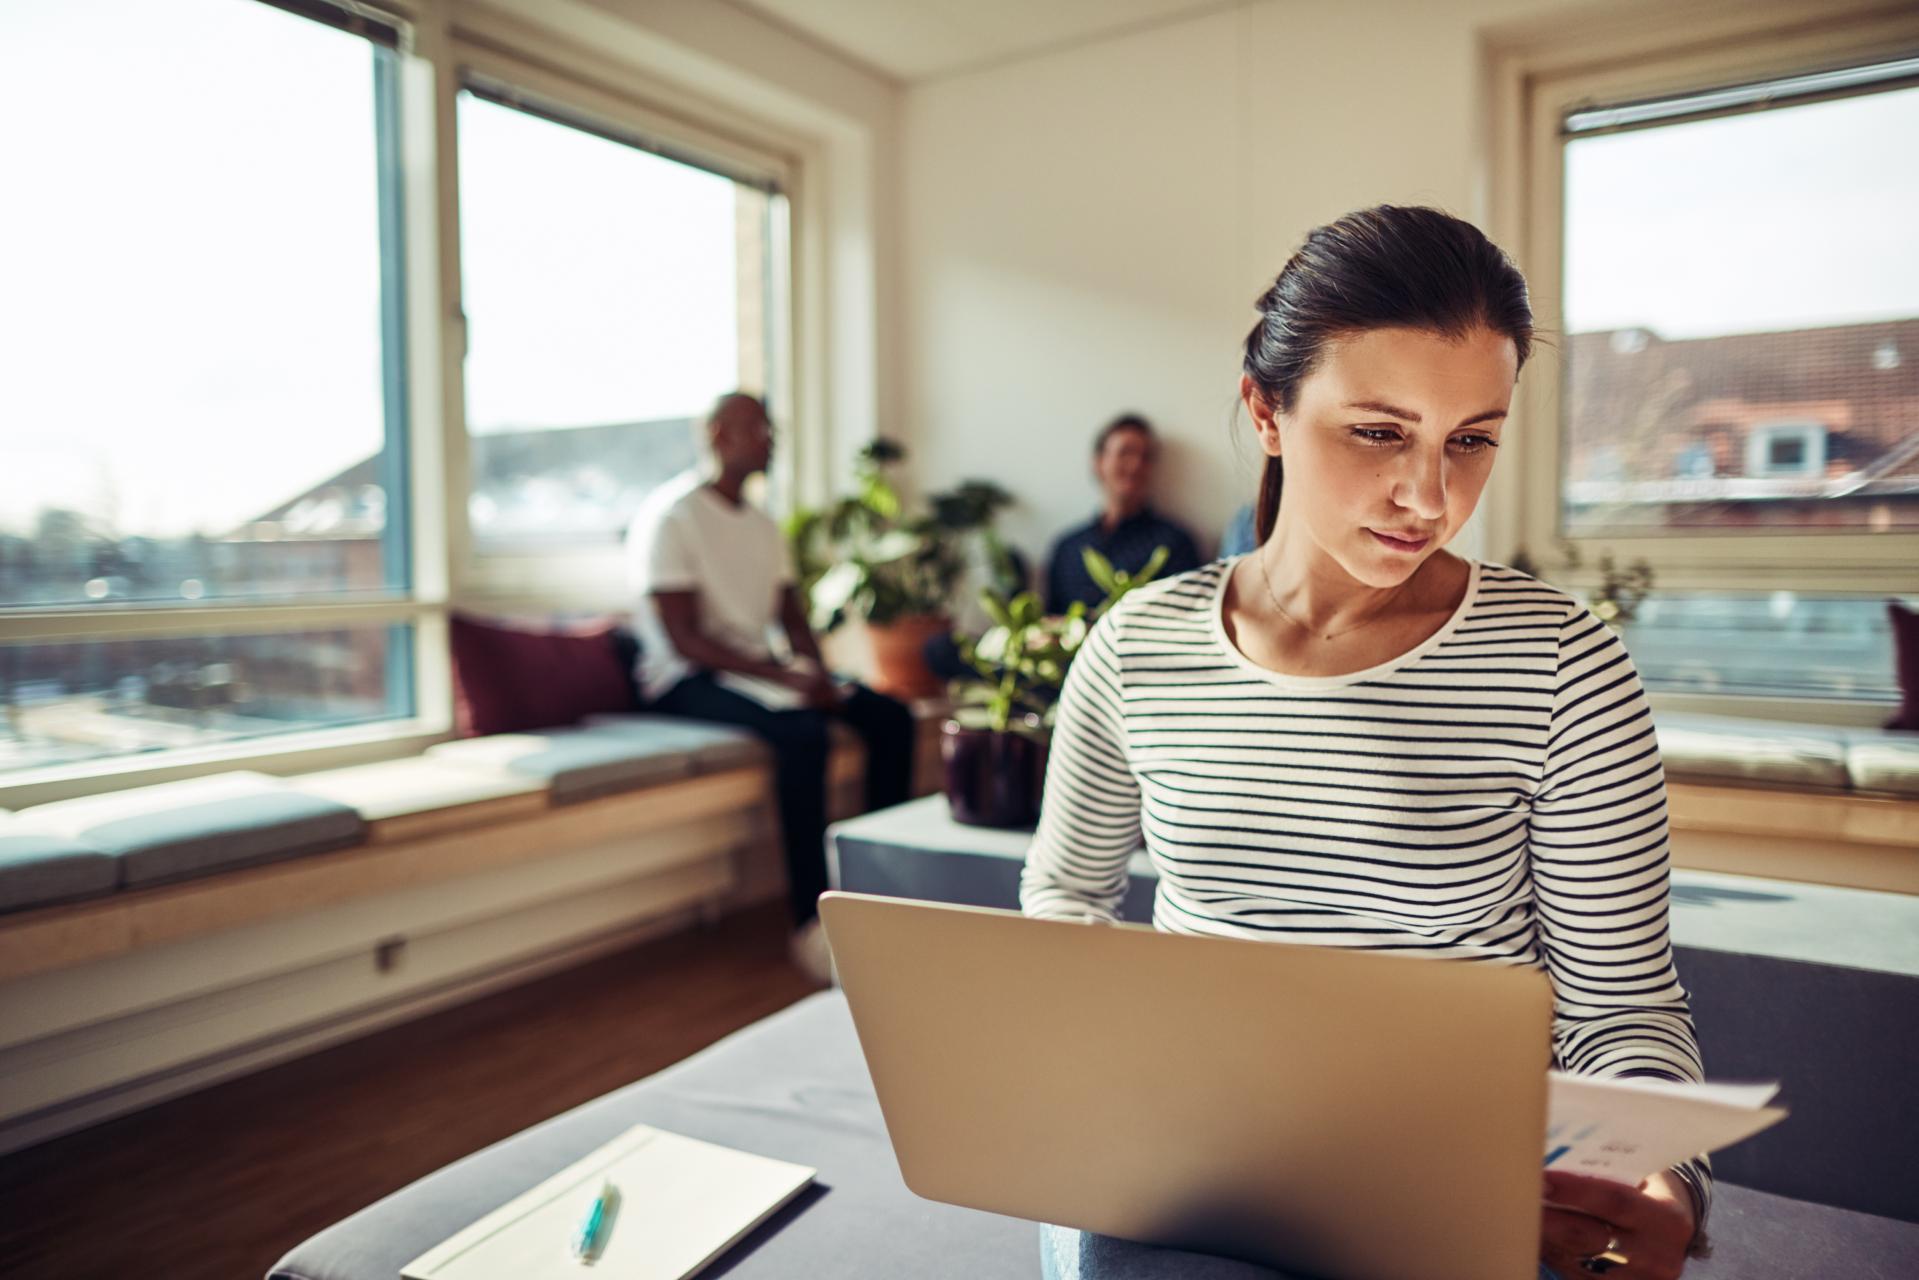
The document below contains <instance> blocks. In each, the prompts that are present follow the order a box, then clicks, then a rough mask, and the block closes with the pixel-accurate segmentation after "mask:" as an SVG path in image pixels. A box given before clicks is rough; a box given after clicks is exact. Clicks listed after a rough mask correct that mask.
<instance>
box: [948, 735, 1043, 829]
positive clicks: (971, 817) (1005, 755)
mask: <svg viewBox="0 0 1919 1280" xmlns="http://www.w3.org/2000/svg"><path fill="white" fill-rule="evenodd" d="M940 758H941V760H943V761H944V762H945V764H946V803H947V804H948V805H950V806H951V807H952V810H953V821H955V822H961V823H965V824H966V825H967V826H969V827H1009V828H1015V829H1027V830H1030V829H1031V828H1032V826H1033V825H1034V824H1035V823H1037V822H1038V821H1039V804H1040V792H1041V790H1042V788H1043V787H1044V786H1045V782H1046V737H1045V734H1044V732H1043V731H1041V730H1040V729H1039V728H1038V727H1037V722H1032V723H1031V727H1030V731H1027V732H1013V731H1010V730H1009V731H1008V732H1006V733H995V732H994V731H993V730H991V729H968V728H965V727H964V726H962V725H960V724H958V723H956V722H954V721H952V720H948V721H947V722H946V723H945V724H943V725H941V726H940Z"/></svg>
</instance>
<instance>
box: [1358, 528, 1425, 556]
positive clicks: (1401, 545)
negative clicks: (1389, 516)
mask: <svg viewBox="0 0 1919 1280" xmlns="http://www.w3.org/2000/svg"><path fill="white" fill-rule="evenodd" d="M1366 532H1367V533H1370V534H1372V535H1373V536H1374V537H1375V538H1378V539H1379V541H1380V543H1381V544H1382V545H1383V546H1385V547H1386V548H1387V549H1388V550H1390V551H1404V552H1407V553H1411V552H1414V551H1424V550H1425V549H1426V544H1427V543H1428V542H1431V541H1432V539H1431V538H1396V537H1394V536H1393V535H1392V534H1390V533H1381V532H1380V531H1379V530H1377V529H1368V530H1366Z"/></svg>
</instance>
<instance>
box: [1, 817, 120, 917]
mask: <svg viewBox="0 0 1919 1280" xmlns="http://www.w3.org/2000/svg"><path fill="white" fill-rule="evenodd" d="M119 887H120V864H119V863H118V862H117V861H116V860H114V859H113V858H112V857H111V856H109V855H108V854H104V853H102V852H100V851H99V850H98V849H89V848H87V847H86V846H84V845H81V844H77V843H75V842H74V841H72V840H69V839H67V838H66V837H65V836H58V835H50V834H48V833H46V832H41V831H34V830H32V829H31V828H25V827H23V824H22V823H21V822H20V821H19V820H18V819H16V818H13V817H11V816H10V815H8V814H7V813H6V812H5V811H4V810H0V911H23V910H25V909H26V908H28V907H44V906H47V905H49V904H51V903H55V902H70V901H73V900H75V899H78V898H97V897H99V896H100V895H102V894H107V893H112V892H113V891H114V890H115V889H118V888H119Z"/></svg>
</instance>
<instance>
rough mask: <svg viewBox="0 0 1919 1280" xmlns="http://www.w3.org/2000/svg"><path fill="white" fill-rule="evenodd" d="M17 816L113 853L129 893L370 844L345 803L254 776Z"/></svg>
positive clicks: (134, 790)
mask: <svg viewBox="0 0 1919 1280" xmlns="http://www.w3.org/2000/svg"><path fill="white" fill-rule="evenodd" d="M19 818H20V821H21V823H22V824H23V825H24V826H27V827H29V828H31V829H33V830H36V831H40V832H42V833H45V834H49V835H59V836H64V837H66V838H68V839H70V840H72V841H74V842H76V843H78V844H79V845H81V846H82V847H84V848H89V849H97V850H99V851H100V852H101V853H104V854H109V855H111V856H112V857H114V858H115V859H117V860H118V862H119V867H120V878H119V882H120V884H121V885H122V886H124V887H127V888H133V887H136V886H140V885H150V884H159V883H163V882H166V881H169V880H184V879H188V878H190V877H193V876H201V875H207V874H210V873H212V872H215V871H225V870H228V869H230V868H234V867H242V866H251V865H254V864H256V863H263V862H274V861H278V860H279V859H282V858H295V857H300V856H302V855H305V854H310V853H323V852H326V851H327V850H330V849H342V848H346V847H348V846H350V845H355V844H358V843H360V842H361V841H362V840H363V839H365V837H366V823H365V822H364V821H363V820H362V819H361V818H360V815H359V814H357V813H355V812H354V811H353V810H352V809H350V808H348V807H347V806H346V805H343V804H340V803H338V802H336V801H333V800H327V799H324V798H322V797H320V796H310V795H303V794H301V793H300V792H297V791H294V790H292V789H291V788H289V787H288V786H287V785H286V784H285V783H284V782H282V781H281V780H280V779H278V778H270V777H267V776H266V775H264V774H258V773H247V772H234V773H224V774H214V775H212V776H210V777H205V778H193V779H189V780H187V781H184V782H165V783H160V784H158V785H155V786H151V787H131V788H128V789H126V790H123V791H113V792H106V793H103V794H101V795H97V796H87V797H84V798H81V799H76V800H59V801H55V802H54V803H52V804H43V805H39V806H37V807H35V808H32V809H27V810H24V811H23V812H22V813H21V814H20V815H19Z"/></svg>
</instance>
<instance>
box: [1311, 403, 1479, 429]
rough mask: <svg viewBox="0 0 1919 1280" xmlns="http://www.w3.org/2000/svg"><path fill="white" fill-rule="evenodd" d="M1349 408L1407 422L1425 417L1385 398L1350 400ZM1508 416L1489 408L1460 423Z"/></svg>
mask: <svg viewBox="0 0 1919 1280" xmlns="http://www.w3.org/2000/svg"><path fill="white" fill-rule="evenodd" d="M1344 407H1345V408H1348V409H1364V410H1365V411H1366V412H1367V413H1383V414H1385V415H1386V416H1387V417H1389V418H1398V419H1400V420H1402V421H1405V422H1421V421H1423V419H1422V418H1421V417H1420V416H1419V415H1418V414H1416V413H1414V412H1413V411H1412V410H1410V409H1400V408H1396V407H1395V406H1393V405H1390V404H1387V403H1386V402H1384V401H1383V400H1348V401H1347V402H1346V404H1345V406H1344ZM1505 416H1506V411H1505V410H1504V409H1488V410H1486V412H1484V413H1475V414H1474V415H1473V416H1472V417H1470V418H1468V419H1466V420H1465V421H1464V422H1462V423H1460V424H1459V425H1460V426H1462V427H1470V426H1473V425H1475V424H1477V423H1481V422H1497V421H1498V420H1499V419H1501V418H1503V417H1505Z"/></svg>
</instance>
